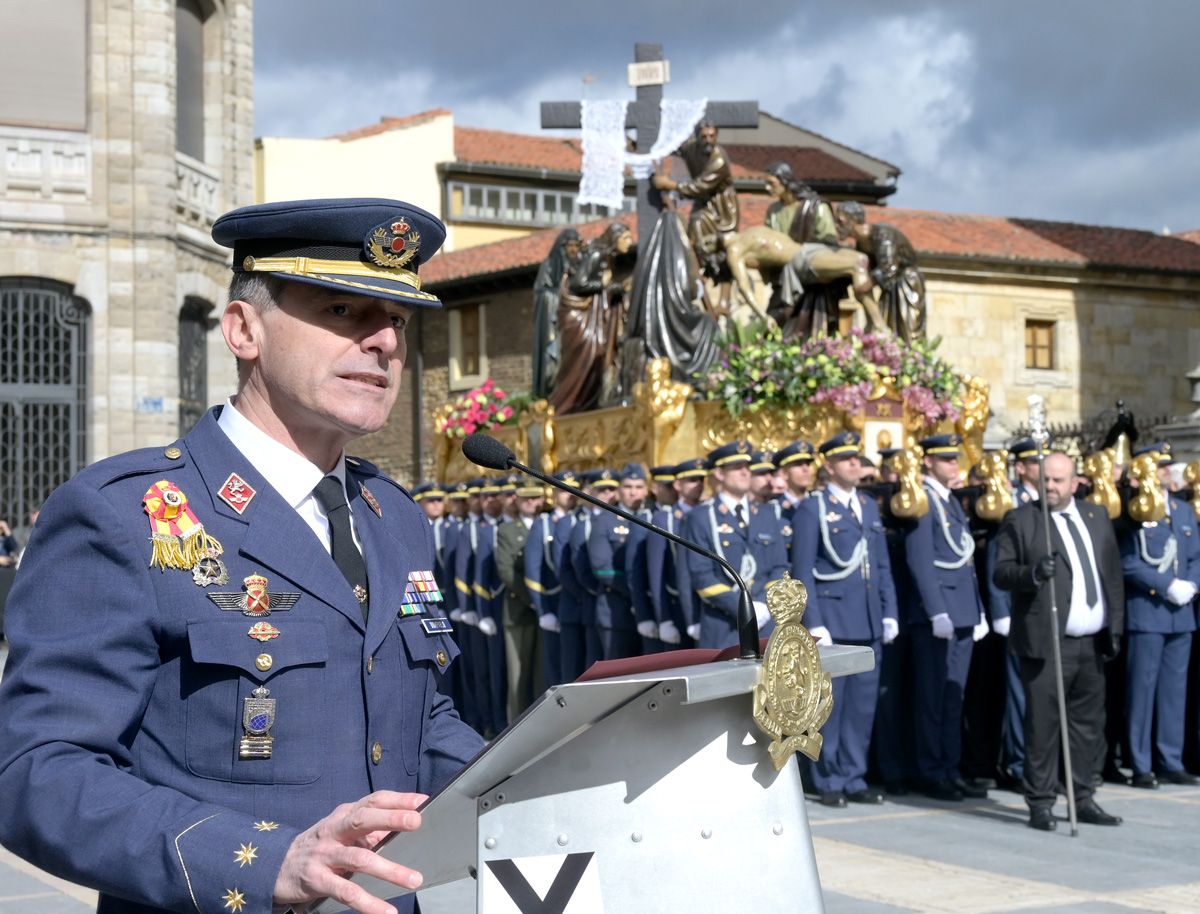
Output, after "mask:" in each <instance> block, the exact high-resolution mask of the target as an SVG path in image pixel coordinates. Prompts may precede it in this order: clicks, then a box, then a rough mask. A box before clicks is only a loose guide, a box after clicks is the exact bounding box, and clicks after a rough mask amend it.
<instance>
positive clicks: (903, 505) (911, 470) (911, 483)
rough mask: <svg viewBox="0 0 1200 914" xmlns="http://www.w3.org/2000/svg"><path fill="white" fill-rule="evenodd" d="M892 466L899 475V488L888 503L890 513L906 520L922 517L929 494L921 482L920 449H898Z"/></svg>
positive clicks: (926, 510) (927, 508)
mask: <svg viewBox="0 0 1200 914" xmlns="http://www.w3.org/2000/svg"><path fill="white" fill-rule="evenodd" d="M892 468H893V469H894V470H895V471H896V474H897V476H898V477H899V479H898V485H899V488H898V489H897V490H896V494H895V495H893V496H892V498H891V502H890V503H889V507H890V508H891V509H892V514H894V515H895V516H896V517H902V518H904V519H906V520H916V519H917V518H918V517H924V516H925V515H926V514H927V513H928V512H929V495H928V493H926V491H925V486H924V485H922V483H921V449H920V448H918V447H910V448H905V449H904V450H902V451H900V452H899V453H898V454H896V455H895V456H894V457H892Z"/></svg>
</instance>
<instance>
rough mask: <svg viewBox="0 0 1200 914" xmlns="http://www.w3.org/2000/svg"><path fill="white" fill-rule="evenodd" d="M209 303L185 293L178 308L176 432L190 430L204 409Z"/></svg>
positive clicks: (206, 380) (206, 389) (206, 395)
mask: <svg viewBox="0 0 1200 914" xmlns="http://www.w3.org/2000/svg"><path fill="white" fill-rule="evenodd" d="M212 309H213V306H212V305H211V304H209V303H208V302H206V301H204V299H202V298H193V297H191V296H189V297H188V298H185V299H184V301H183V307H182V308H180V309H179V434H180V435H186V434H187V433H188V432H190V431H191V430H192V427H193V426H195V424H196V423H197V422H199V421H200V418H201V417H202V416H203V415H204V411H205V409H207V408H208V331H209V330H210V329H211V327H212V321H211V320H210V319H209V314H211V313H212Z"/></svg>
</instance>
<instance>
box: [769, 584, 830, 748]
mask: <svg viewBox="0 0 1200 914" xmlns="http://www.w3.org/2000/svg"><path fill="white" fill-rule="evenodd" d="M807 605H808V593H807V591H806V590H805V588H804V584H803V583H802V582H800V581H797V580H794V579H793V578H792V577H791V576H789V575H787V574H785V575H784V576H783V579H782V580H779V581H772V582H771V583H770V584H768V585H767V608H768V609H769V610H770V611H771V615H772V616H773V617H774V619H775V631H774V632H773V633H772V634H771V640H770V641H768V642H767V652H766V654H765V656H764V657H763V665H762V679H761V680H760V682H759V684H758V685H756V686H755V687H754V722H755V723H756V724H758V727H759V729H760V730H762V731H763V732H764V733H765V734H767V736H769V737H771V740H772V742H771V745H770V746H768V747H767V751H768V752H769V753H770V755H771V761H772V762H773V763H774V765H775V770H776V771H779V770H780V769H782V768H783V766H784V765H785V764H787V761H788V759H789V758H790V757H791V756H792V754H793V753H795V752H797V751H799V752H803V753H804V754H805V755H807V756H808V757H809V758H810V759H812V760H813V761H816V759H817V756H819V755H820V754H821V742H822V738H821V733H820V730H821V726H822V725H823V724H824V723H825V721H827V720H829V713H830V712H831V711H832V710H833V681H832V680H831V679H830V678H829V674H828V673H825V672H823V671H822V670H821V655H820V654H819V653H818V652H817V642H816V640H815V639H814V638H813V636H812V635H810V634H809V633H808V629H806V628H805V627H804V626H803V625H801V624H800V619H801V618H802V617H803V616H804V609H805V607H806V606H807Z"/></svg>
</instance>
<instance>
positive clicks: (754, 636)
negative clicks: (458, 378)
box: [462, 432, 762, 660]
mask: <svg viewBox="0 0 1200 914" xmlns="http://www.w3.org/2000/svg"><path fill="white" fill-rule="evenodd" d="M462 452H463V456H464V457H466V458H467V459H468V460H469V461H471V463H473V464H475V465H476V466H481V467H486V468H487V469H489V470H508V469H516V470H520V471H521V472H522V473H524V474H526V475H527V476H532V477H533V478H534V479H540V480H541V481H542V482H544V483H545V484H546V485H548V486H553V487H554V488H556V489H562V490H563V491H564V492H570V493H571V494H572V495H574V496H575V497H577V498H582V499H583V500H584V501H586V502H588V503H589V504H593V505H595V506H596V507H597V508H603V509H604V510H605V511H609V512H611V513H613V514H616V515H617V516H618V517H622V518H624V519H625V520H627V521H630V522H632V523H635V524H637V525H638V526H639V527H643V528H645V529H646V530H649V531H651V532H652V533H657V534H658V535H659V536H665V537H666V538H667V539H669V540H670V541H671V542H673V543H678V544H679V545H680V546H683V547H684V548H685V549H690V550H691V551H692V552H695V553H698V554H699V555H702V556H704V557H705V558H707V559H711V560H712V561H714V562H716V563H717V564H718V565H720V566H721V568H722V569H723V570H724V572H725V573H726V574H727V575H729V578H730V580H732V581H733V582H734V583H735V584H737V586H738V589H739V590H740V591H741V594H742V599H741V602H740V603H739V604H738V620H737V623H738V642H739V646H740V648H741V659H743V660H758V659H760V658H761V657H762V654H761V653H760V652H759V649H758V619H757V618H755V615H754V603H753V601H752V600H751V599H750V588H749V587H747V586H746V582H745V581H743V580H742V576H741V575H740V574H738V573H737V572H736V571H734V570H733V566H732V565H730V564H729V563H728V562H727V561H725V559H724V558H722V557H721V556H719V555H717V554H716V553H715V552H709V551H708V550H707V549H705V548H703V547H702V546H698V545H696V544H695V543H693V542H692V541H691V540H685V539H684V538H683V537H681V536H676V535H675V534H674V533H672V532H671V531H670V530H664V529H663V528H662V527H659V526H657V525H655V524H652V523H650V522H649V521H646V520H642V519H641V518H640V517H638V516H637V515H636V514H630V513H629V512H628V511H626V510H625V509H624V508H619V507H617V506H616V505H610V504H608V503H606V502H603V501H601V500H600V499H599V498H596V497H595V496H594V495H589V494H588V493H587V492H584V491H582V490H581V489H577V488H575V487H574V486H569V485H567V484H566V483H565V482H559V481H558V480H557V479H555V478H554V477H553V476H547V475H546V474H545V473H539V472H538V471H537V470H535V469H533V467H527V466H525V464H523V463H521V462H520V461H519V460H517V455H516V454H514V453H513V452H512V451H511V450H510V449H509V448H507V447H505V446H504V445H503V444H501V443H500V442H499V441H497V440H496V439H495V438H493V437H492V436H491V435H485V434H483V433H482V432H476V433H475V434H474V435H468V436H467V437H466V438H465V439H463V443H462Z"/></svg>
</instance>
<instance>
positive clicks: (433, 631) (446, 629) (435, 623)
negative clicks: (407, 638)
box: [421, 616, 454, 635]
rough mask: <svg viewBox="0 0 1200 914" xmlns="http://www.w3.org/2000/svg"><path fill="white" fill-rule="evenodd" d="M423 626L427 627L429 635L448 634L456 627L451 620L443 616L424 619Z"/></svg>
mask: <svg viewBox="0 0 1200 914" xmlns="http://www.w3.org/2000/svg"><path fill="white" fill-rule="evenodd" d="M421 628H423V629H425V634H427V635H448V634H450V633H451V632H452V631H454V628H453V627H452V626H451V625H450V620H449V619H446V618H444V617H442V616H435V617H434V618H432V619H422V620H421Z"/></svg>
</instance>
